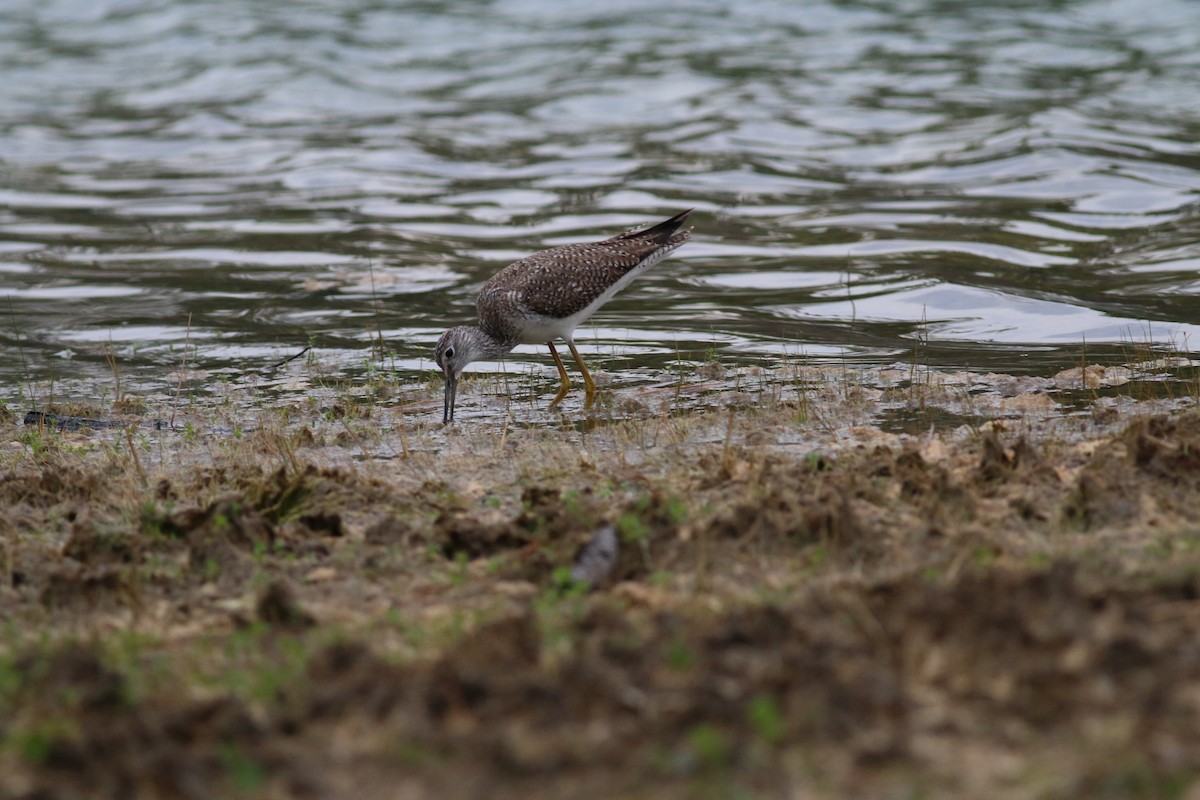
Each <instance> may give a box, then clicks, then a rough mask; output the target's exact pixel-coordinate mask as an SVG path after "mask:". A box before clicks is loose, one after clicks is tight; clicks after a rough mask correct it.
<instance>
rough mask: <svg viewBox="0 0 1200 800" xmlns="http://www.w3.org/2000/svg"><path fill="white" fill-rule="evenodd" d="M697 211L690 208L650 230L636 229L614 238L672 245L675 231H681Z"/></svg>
mask: <svg viewBox="0 0 1200 800" xmlns="http://www.w3.org/2000/svg"><path fill="white" fill-rule="evenodd" d="M695 210H696V209H694V208H689V209H688V210H687V211H684V212H683V213H681V214H676V215H675V216H673V217H671V218H670V219H668V220H664V221H663V222H660V223H658V224H657V225H654V226H652V227H650V228H644V229H641V230H638V229H636V228H635V229H634V230H631V231H629V232H628V233H622V234H621V235H620V236H616V237H614V238H616V239H649V240H650V241H652V242H656V243H658V244H664V245H666V244H672V241H671V237H672V236H674V235H675V231H677V230H679V229H680V227H682V226H683V223H685V222H687V218H688V215H689V214H691V213H692V212H693V211H695ZM685 238H686V237H685Z"/></svg>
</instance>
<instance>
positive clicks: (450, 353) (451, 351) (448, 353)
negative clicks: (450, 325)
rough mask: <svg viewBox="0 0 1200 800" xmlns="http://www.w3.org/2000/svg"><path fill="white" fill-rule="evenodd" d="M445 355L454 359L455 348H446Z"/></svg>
mask: <svg viewBox="0 0 1200 800" xmlns="http://www.w3.org/2000/svg"><path fill="white" fill-rule="evenodd" d="M444 355H445V356H446V358H454V348H453V347H447V348H446V352H445V353H444Z"/></svg>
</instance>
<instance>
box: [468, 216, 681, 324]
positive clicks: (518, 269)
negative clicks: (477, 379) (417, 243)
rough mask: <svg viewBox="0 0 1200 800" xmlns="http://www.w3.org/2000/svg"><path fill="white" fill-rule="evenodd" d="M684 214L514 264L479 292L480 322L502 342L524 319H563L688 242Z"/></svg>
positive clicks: (567, 246) (554, 249) (536, 255)
mask: <svg viewBox="0 0 1200 800" xmlns="http://www.w3.org/2000/svg"><path fill="white" fill-rule="evenodd" d="M686 217H687V212H685V213H684V214H680V215H678V216H676V217H672V218H671V219H670V220H667V221H666V222H662V223H659V224H658V225H655V226H654V227H652V228H649V229H647V230H644V231H634V232H631V233H625V234H621V235H619V236H615V237H613V238H611V239H605V240H604V241H600V242H588V243H582V244H571V245H566V246H565V247H556V248H553V249H551V250H543V251H542V252H540V253H534V254H533V255H531V256H528V257H526V258H523V259H521V260H520V261H517V262H515V263H513V264H510V265H509V266H507V267H505V268H504V269H502V270H500V272H498V273H496V275H495V276H494V277H493V278H492V279H491V280H490V281H488V282H487V283H486V284H484V287H483V289H482V290H481V291H480V293H479V300H478V301H477V303H476V308H477V309H478V311H479V324H480V327H481V328H483V329H484V330H485V331H487V332H488V333H489V334H491V335H492V336H495V337H496V338H498V339H501V340H503V341H516V340H517V339H519V338H520V324H521V322H522V321H523V320H528V319H530V318H535V317H551V318H555V319H563V318H566V317H570V316H572V315H574V314H577V313H579V312H581V311H583V310H584V309H586V308H587V307H588V306H590V305H591V304H592V303H594V302H595V301H596V300H597V299H599V298H600V297H601V296H602V295H603V294H604V293H605V292H606V291H608V290H609V289H610V288H611V287H612V286H614V285H615V284H617V283H619V282H620V281H621V280H622V279H623V278H625V276H626V275H627V274H628V273H629V272H630V271H631V270H635V269H636V268H637V267H638V266H640V265H642V264H643V263H645V262H646V261H647V260H648V259H654V260H657V259H656V258H655V257H656V256H658V257H659V258H661V257H662V256H665V255H666V254H667V253H669V252H670V251H672V250H674V249H675V248H677V247H679V246H680V245H682V244H683V243H684V242H686V241H687V240H688V238H689V236H690V235H691V231H690V230H688V231H679V230H678V228H679V226H680V225H681V224H682V223H683V220H684V219H686Z"/></svg>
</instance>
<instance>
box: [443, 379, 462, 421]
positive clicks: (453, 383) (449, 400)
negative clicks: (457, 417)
mask: <svg viewBox="0 0 1200 800" xmlns="http://www.w3.org/2000/svg"><path fill="white" fill-rule="evenodd" d="M457 395H458V378H456V377H454V376H453V375H447V376H446V402H445V405H444V406H443V407H442V422H443V423H446V422H454V400H455V399H456V397H457Z"/></svg>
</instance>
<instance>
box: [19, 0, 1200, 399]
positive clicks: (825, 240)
mask: <svg viewBox="0 0 1200 800" xmlns="http://www.w3.org/2000/svg"><path fill="white" fill-rule="evenodd" d="M6 8H7V13H6V14H4V15H3V16H0V75H3V80H0V302H2V303H3V306H4V308H3V314H2V317H3V319H2V320H0V386H2V387H3V388H2V389H0V392H3V396H5V397H9V398H15V397H17V396H18V395H19V394H20V392H21V391H22V388H21V387H23V386H25V385H27V384H28V383H29V382H30V381H39V380H47V379H49V378H52V377H54V378H57V379H59V380H60V381H61V380H67V379H71V378H79V377H84V378H87V377H90V376H98V377H102V376H107V375H109V373H110V365H109V363H108V360H109V359H108V356H111V358H112V360H113V361H115V363H116V364H117V366H118V369H119V370H120V372H121V374H122V375H123V376H124V379H126V380H136V381H140V382H142V383H143V384H144V385H145V386H147V387H150V388H153V387H154V386H160V387H168V386H170V385H172V383H171V378H170V377H169V376H170V375H171V373H172V372H174V371H175V370H177V369H178V368H179V367H180V366H181V365H184V366H187V367H188V368H198V369H203V370H207V371H209V372H210V374H218V375H220V374H222V373H224V374H228V375H238V374H240V373H241V372H242V371H244V370H254V369H261V368H263V367H265V366H267V365H270V364H274V363H276V362H279V361H281V360H282V359H284V358H287V357H288V356H289V355H292V354H294V353H297V352H299V351H300V349H301V348H303V347H305V346H307V345H309V344H311V345H312V346H313V348H314V349H313V351H312V353H311V355H313V356H314V357H315V358H316V359H318V362H319V363H320V365H321V369H325V370H331V371H332V372H334V373H337V374H340V375H342V376H344V377H346V378H348V379H351V380H353V379H354V378H355V377H356V376H358V375H360V373H361V372H362V371H363V370H365V369H368V368H370V367H372V366H375V367H378V366H384V367H385V368H387V369H396V370H398V371H399V374H400V376H401V377H404V376H409V377H411V378H412V379H417V378H418V377H421V376H422V375H423V374H425V373H426V372H427V371H428V370H429V369H430V368H431V362H430V353H431V348H432V345H433V342H434V341H435V340H436V338H437V336H438V334H439V333H440V332H441V330H442V329H443V328H444V327H446V326H447V325H449V324H459V323H463V322H467V321H469V320H471V319H472V318H473V316H474V308H473V303H474V298H475V293H476V291H477V289H478V287H479V285H480V284H481V283H482V281H484V280H486V278H487V277H488V276H490V275H491V274H492V273H493V272H495V271H496V270H497V269H498V268H499V267H501V266H503V265H504V264H506V263H508V262H509V261H511V260H514V259H516V258H518V257H520V256H522V255H524V254H527V253H529V252H531V251H533V250H536V249H540V248H543V247H547V246H553V245H558V244H563V243H567V242H572V241H579V240H585V239H590V238H600V237H604V236H608V235H611V234H613V233H616V232H618V231H620V230H622V229H623V228H626V227H629V226H632V225H634V224H637V223H639V222H642V221H648V220H653V219H655V218H658V217H662V216H665V215H666V214H668V213H670V212H673V211H676V210H679V209H682V208H688V207H695V208H696V209H697V213H696V215H695V217H694V222H695V225H696V235H695V239H694V241H693V242H692V243H690V244H689V245H687V246H686V247H685V248H683V249H682V250H680V251H679V252H678V253H677V254H676V255H675V256H674V257H673V258H671V259H670V260H669V261H667V262H665V263H664V264H662V265H660V266H659V267H656V268H655V269H654V270H653V271H652V272H650V273H649V274H647V275H646V276H644V277H643V278H641V279H640V280H639V281H638V282H637V283H635V284H634V285H633V286H632V287H631V288H630V289H629V290H627V291H626V292H625V293H624V294H623V295H622V296H621V297H619V298H618V299H616V300H615V301H613V302H612V303H611V304H610V305H609V306H607V307H606V308H605V309H604V311H602V312H601V313H600V314H599V315H598V316H597V317H596V318H594V320H593V322H592V323H591V324H590V325H588V326H587V327H586V328H585V329H583V330H581V331H580V337H581V339H582V340H584V341H582V342H581V344H582V347H581V349H582V350H583V352H584V353H585V354H589V353H590V354H591V357H592V358H593V359H594V360H596V361H597V362H598V363H599V364H600V365H602V366H603V367H605V368H607V369H608V370H609V371H611V372H612V373H613V377H614V380H616V381H617V383H618V385H621V384H623V383H637V382H646V381H652V380H655V379H656V376H657V375H659V374H660V373H661V372H662V371H663V370H665V369H667V368H668V367H670V366H671V365H672V363H673V362H675V361H677V360H679V359H683V360H685V361H699V360H704V359H707V358H711V357H713V356H715V357H716V358H719V359H721V360H725V361H730V362H735V363H764V364H772V363H775V362H778V361H779V360H780V358H788V359H811V360H821V359H838V360H843V361H848V362H851V363H854V362H860V361H862V362H873V363H889V362H893V361H898V360H899V361H913V360H916V361H920V362H921V363H928V364H934V365H954V366H965V367H968V368H972V369H988V370H1002V371H1009V372H1029V373H1037V374H1049V373H1051V372H1053V371H1055V370H1057V369H1060V368H1062V367H1064V366H1070V365H1072V364H1077V363H1078V362H1079V360H1080V358H1081V353H1082V352H1083V351H1084V350H1085V348H1086V353H1087V358H1088V359H1089V360H1104V359H1105V358H1107V359H1114V360H1117V359H1120V358H1122V357H1123V356H1124V355H1126V354H1127V353H1128V351H1130V350H1131V349H1133V348H1134V347H1135V346H1136V345H1139V344H1142V343H1146V342H1153V343H1158V344H1160V345H1163V346H1164V347H1167V348H1172V347H1173V348H1176V349H1183V350H1191V349H1192V348H1193V347H1197V348H1198V349H1200V346H1198V345H1197V344H1196V343H1200V336H1198V335H1197V334H1198V333H1200V327H1198V326H1200V276H1198V274H1197V268H1198V267H1200V203H1198V202H1197V201H1198V199H1200V144H1198V142H1200V4H1197V3H1193V2H1185V1H1184V0H1166V1H1165V2H1160V3H1145V2H1140V0H1139V1H1138V2H1134V0H1115V1H1113V2H1107V1H1106V2H1101V1H1100V0H1079V1H1078V2H1038V3H1032V2H1029V3H1003V4H991V5H985V4H968V3H947V2H939V1H937V0H910V1H908V2H903V1H897V2H871V3H865V2H864V3H851V2H829V1H827V2H823V3H821V2H813V3H808V2H805V3H796V2H784V1H782V0H781V1H779V2H759V3H743V4H729V3H724V2H720V3H718V2H694V3H681V2H680V3H675V2H670V0H667V1H666V2H660V3H654V4H645V3H642V2H636V3H634V2H626V1H625V0H616V1H615V2H605V3H594V2H586V3H585V2H552V1H551V0H508V1H504V0H497V1H496V2H463V3H455V4H445V7H443V4H439V3H431V2H426V3H384V2H381V0H357V1H356V0H326V1H325V2H317V1H316V0H309V2H291V3H286V4H269V3H245V2H235V1H234V0H229V1H228V2H221V0H195V1H194V2H179V1H177V0H170V1H166V0H160V1H159V2H154V1H153V0H136V1H134V0H130V1H128V2H122V1H121V0H107V1H103V0H62V1H60V2H56V1H55V0H38V2H32V0H31V1H29V2H10V3H8V4H6ZM380 333H382V336H383V339H384V341H385V345H386V349H387V351H388V352H386V353H384V354H383V355H381V354H380V353H379V352H378V349H377V348H376V349H373V348H372V346H371V343H372V341H373V338H375V337H378V335H379V334H380ZM185 359H186V360H185ZM514 365H518V366H519V368H520V369H525V370H535V371H536V372H538V374H543V373H544V374H545V376H546V378H547V380H548V381H550V382H552V376H553V368H552V367H551V366H550V364H549V361H548V359H547V358H546V357H545V356H544V355H543V354H538V348H534V347H522V348H520V349H519V350H518V351H517V354H516V355H514V356H513V357H512V358H511V359H510V360H509V361H508V367H509V369H512V368H513V366H514ZM481 368H482V369H485V370H486V369H492V368H494V365H490V364H484V365H481ZM548 386H549V384H548Z"/></svg>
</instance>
